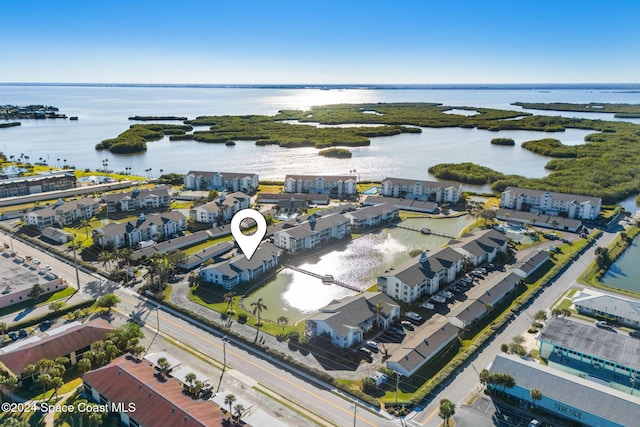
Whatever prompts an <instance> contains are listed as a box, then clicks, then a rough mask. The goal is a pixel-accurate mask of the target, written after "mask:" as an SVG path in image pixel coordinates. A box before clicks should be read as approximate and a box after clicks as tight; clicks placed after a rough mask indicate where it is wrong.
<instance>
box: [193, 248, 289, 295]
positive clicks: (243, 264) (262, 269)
mask: <svg viewBox="0 0 640 427" xmlns="http://www.w3.org/2000/svg"><path fill="white" fill-rule="evenodd" d="M280 254H281V251H280V250H279V249H278V248H276V247H275V246H274V245H272V244H270V243H263V244H261V245H260V247H259V248H258V250H256V252H255V253H254V254H253V256H252V257H251V259H250V260H247V259H246V257H245V256H244V255H237V256H235V257H233V258H231V259H230V260H227V261H223V262H220V263H217V264H213V265H210V266H207V267H204V268H202V269H200V271H199V273H198V274H199V275H200V277H201V278H202V280H203V281H204V282H207V283H212V284H214V285H218V286H222V287H223V288H225V289H233V288H235V287H236V286H238V285H239V284H240V283H243V282H248V281H250V280H256V279H258V278H260V277H261V276H262V275H264V274H266V273H268V272H269V271H270V270H273V269H275V268H276V267H278V265H279V263H280Z"/></svg>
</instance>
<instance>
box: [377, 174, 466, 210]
mask: <svg viewBox="0 0 640 427" xmlns="http://www.w3.org/2000/svg"><path fill="white" fill-rule="evenodd" d="M380 194H382V195H383V196H387V197H397V198H401V199H413V200H423V201H431V202H436V203H438V204H442V203H451V204H454V203H458V201H459V200H460V196H462V185H460V184H453V183H447V182H434V181H420V180H415V179H403V178H385V179H384V181H382V185H381V187H380Z"/></svg>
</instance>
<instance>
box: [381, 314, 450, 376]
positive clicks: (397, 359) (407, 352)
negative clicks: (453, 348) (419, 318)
mask: <svg viewBox="0 0 640 427" xmlns="http://www.w3.org/2000/svg"><path fill="white" fill-rule="evenodd" d="M430 322H431V324H429V325H426V326H423V327H421V328H420V330H419V331H418V332H417V333H416V334H415V335H414V336H413V337H411V339H410V340H408V341H406V342H403V343H402V344H401V345H400V347H399V348H398V349H396V350H395V351H394V352H393V355H392V356H391V357H390V358H389V359H388V360H387V368H389V369H393V370H394V371H395V372H397V373H399V374H400V375H404V376H405V377H410V376H411V375H413V374H415V373H416V372H417V371H418V370H419V369H420V368H421V367H423V366H424V365H425V364H426V363H427V362H429V361H430V360H431V359H432V358H433V357H434V356H436V355H437V354H438V353H440V352H441V351H442V350H444V349H445V348H447V346H448V345H449V344H451V343H452V342H453V341H454V340H456V339H457V338H458V332H459V331H460V329H458V328H457V327H455V326H453V325H452V324H451V323H449V322H447V319H446V318H445V317H443V316H440V315H435V316H434V317H432V318H431V319H430Z"/></svg>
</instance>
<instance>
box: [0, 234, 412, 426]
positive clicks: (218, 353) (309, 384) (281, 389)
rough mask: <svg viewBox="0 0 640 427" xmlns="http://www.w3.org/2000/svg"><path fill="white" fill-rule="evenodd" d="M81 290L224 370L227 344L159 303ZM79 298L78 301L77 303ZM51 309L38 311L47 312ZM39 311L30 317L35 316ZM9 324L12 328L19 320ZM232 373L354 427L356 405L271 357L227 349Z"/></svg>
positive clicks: (62, 269)
mask: <svg viewBox="0 0 640 427" xmlns="http://www.w3.org/2000/svg"><path fill="white" fill-rule="evenodd" d="M3 241H7V243H8V242H9V238H8V237H7V236H5V235H1V236H0V243H1V242H3ZM13 247H14V249H15V250H16V251H17V252H18V253H19V254H21V255H31V256H33V257H35V258H38V259H40V260H41V261H42V262H43V263H45V264H49V265H51V267H52V268H53V270H54V271H56V272H58V273H59V274H60V275H61V276H62V277H66V278H67V279H68V280H69V281H70V282H72V283H73V282H75V268H74V267H73V266H72V265H67V264H66V263H65V262H63V261H59V260H57V259H55V258H53V257H52V256H51V255H50V254H47V253H44V252H42V251H41V250H40V249H36V248H33V247H31V246H29V245H26V244H23V243H21V242H19V241H17V240H16V239H13ZM80 283H81V289H82V291H83V292H84V293H86V294H88V295H91V296H94V297H95V296H100V295H102V294H104V293H108V292H114V293H115V294H117V295H118V296H119V297H120V298H121V300H122V302H121V304H119V305H118V307H119V310H120V311H122V312H124V313H132V314H135V315H137V316H139V317H140V318H141V319H143V320H145V321H147V322H149V324H150V326H152V327H154V328H155V327H156V325H157V319H159V321H160V330H161V331H162V332H163V333H164V334H166V335H167V336H169V337H170V338H172V339H173V340H175V341H179V342H181V343H183V344H185V345H186V346H188V347H191V348H195V349H198V350H199V351H201V352H204V353H206V354H207V355H209V356H210V357H211V358H213V359H215V360H217V361H219V363H220V365H222V364H223V360H224V354H223V350H224V348H223V344H222V340H221V339H220V336H219V335H217V334H215V333H213V332H212V331H209V330H207V329H204V328H199V327H197V326H194V325H192V324H191V323H188V322H186V321H184V320H182V319H181V318H179V317H177V316H175V315H173V314H171V313H169V312H167V311H164V310H162V311H160V312H159V313H158V312H156V310H155V307H156V306H157V305H156V304H155V303H154V302H152V301H149V300H147V299H146V298H144V297H141V296H140V295H138V294H136V293H135V292H134V291H132V290H130V289H123V288H119V287H117V286H114V285H113V284H112V283H111V282H107V281H105V280H104V279H99V278H97V277H94V276H93V275H89V274H86V273H83V272H80ZM78 298H79V297H78ZM46 309H47V308H46V307H41V308H39V309H36V310H38V311H44V310H46ZM38 311H35V310H34V312H31V313H29V315H34V313H37V312H38ZM10 317H11V318H10V319H8V320H7V321H9V322H12V321H13V317H15V314H14V315H11V316H10ZM226 361H227V367H228V369H227V371H226V374H225V375H233V376H235V377H236V378H237V379H239V380H241V381H242V382H244V383H245V384H246V385H247V386H248V387H253V386H254V385H256V384H257V383H260V384H262V385H263V386H266V387H267V388H269V389H270V390H273V391H274V392H276V393H277V394H279V395H281V396H283V397H285V398H286V399H288V400H289V402H290V404H291V405H292V406H294V407H295V406H299V407H303V408H306V409H307V410H309V411H311V412H313V413H315V414H317V415H318V416H319V417H321V418H322V419H324V420H326V422H324V424H325V425H337V426H351V425H353V422H354V421H353V420H354V415H353V412H354V411H353V405H352V404H351V403H350V401H348V400H346V399H344V398H343V397H341V396H340V395H339V394H338V393H337V392H336V391H335V390H331V389H328V388H326V387H323V386H322V385H318V384H317V381H316V380H313V379H310V378H306V377H303V376H302V375H295V374H293V373H291V372H290V371H289V370H285V369H283V368H282V367H281V366H279V365H278V364H276V363H275V362H273V361H271V360H269V359H268V357H267V356H258V357H256V355H254V354H252V353H251V352H249V351H248V350H246V349H245V348H242V347H240V346H239V345H237V344H236V343H233V342H231V343H229V344H227V345H226ZM356 425H358V426H370V427H378V426H381V427H382V426H394V425H400V421H390V420H388V419H387V418H383V417H381V416H379V415H377V414H375V413H371V412H369V411H368V410H365V409H363V408H359V409H358V411H357V413H356Z"/></svg>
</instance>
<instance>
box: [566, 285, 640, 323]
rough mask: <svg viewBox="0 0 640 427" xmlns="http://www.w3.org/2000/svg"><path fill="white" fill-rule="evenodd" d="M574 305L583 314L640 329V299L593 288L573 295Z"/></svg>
mask: <svg viewBox="0 0 640 427" xmlns="http://www.w3.org/2000/svg"><path fill="white" fill-rule="evenodd" d="M573 306H574V307H575V309H576V310H578V312H579V313H581V314H586V315H587V316H592V317H595V318H598V319H604V320H606V321H610V322H615V323H620V324H621V325H625V326H628V327H630V328H634V329H640V301H638V300H635V299H632V298H629V297H624V296H621V295H614V294H609V293H605V292H600V291H595V290H593V289H588V288H587V289H583V290H582V291H580V292H579V293H578V294H576V295H574V296H573Z"/></svg>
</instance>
